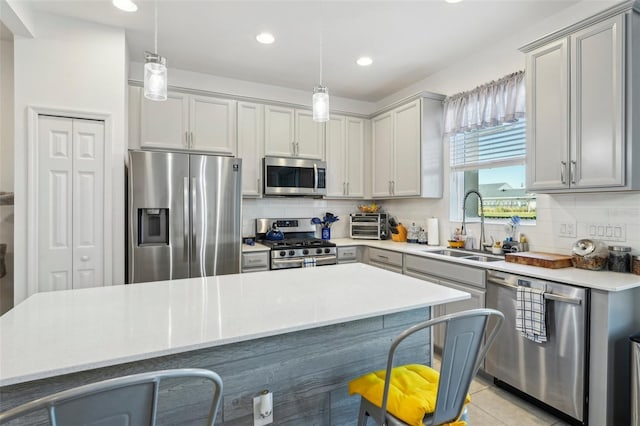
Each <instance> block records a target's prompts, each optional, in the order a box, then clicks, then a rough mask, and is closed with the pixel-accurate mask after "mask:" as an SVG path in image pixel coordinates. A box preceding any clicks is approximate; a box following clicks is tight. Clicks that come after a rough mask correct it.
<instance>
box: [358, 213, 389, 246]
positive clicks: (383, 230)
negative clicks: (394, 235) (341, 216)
mask: <svg viewBox="0 0 640 426" xmlns="http://www.w3.org/2000/svg"><path fill="white" fill-rule="evenodd" d="M349 233H350V236H351V238H354V239H362V240H386V239H387V238H389V217H388V215H387V213H351V214H350V215H349Z"/></svg>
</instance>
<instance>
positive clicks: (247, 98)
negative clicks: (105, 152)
mask: <svg viewBox="0 0 640 426" xmlns="http://www.w3.org/2000/svg"><path fill="white" fill-rule="evenodd" d="M128 84H129V85H130V86H137V87H143V85H144V84H143V82H142V81H140V80H133V79H129V80H128ZM167 90H169V91H171V92H180V93H186V94H188V95H201V96H213V97H216V98H222V99H231V100H235V101H238V102H253V103H259V104H264V105H275V106H281V107H287V108H295V109H304V110H307V111H311V107H310V106H309V105H302V104H294V103H290V102H280V101H274V100H271V99H262V98H254V97H251V96H241V95H230V94H228V93H222V92H212V91H209V90H202V89H192V88H189V87H181V86H171V85H170V86H168V87H167ZM309 99H311V96H309ZM331 114H340V115H347V116H350V117H357V118H367V119H368V118H370V117H372V116H373V115H375V114H369V115H367V114H360V113H357V112H348V111H340V110H331ZM376 114H377V113H376Z"/></svg>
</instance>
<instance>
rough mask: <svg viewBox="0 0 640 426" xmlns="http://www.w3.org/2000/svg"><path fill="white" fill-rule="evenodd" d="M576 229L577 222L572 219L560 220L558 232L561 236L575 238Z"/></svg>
mask: <svg viewBox="0 0 640 426" xmlns="http://www.w3.org/2000/svg"><path fill="white" fill-rule="evenodd" d="M576 231H577V226H576V223H575V222H571V221H567V222H560V223H559V224H558V227H557V234H558V236H559V237H568V238H575V237H576Z"/></svg>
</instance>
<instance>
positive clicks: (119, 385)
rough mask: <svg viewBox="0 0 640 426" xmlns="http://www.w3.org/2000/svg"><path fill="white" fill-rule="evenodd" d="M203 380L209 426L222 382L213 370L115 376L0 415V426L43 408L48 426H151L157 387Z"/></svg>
mask: <svg viewBox="0 0 640 426" xmlns="http://www.w3.org/2000/svg"><path fill="white" fill-rule="evenodd" d="M168 378H172V379H173V378H193V379H205V380H208V381H210V382H211V383H212V384H213V397H212V401H211V406H210V408H209V416H208V419H207V423H206V424H207V425H211V426H212V425H213V423H214V422H215V418H216V414H217V412H218V408H219V406H220V400H221V398H222V379H221V378H220V376H219V375H218V374H216V373H214V372H213V371H210V370H205V369H194V368H183V369H174V370H162V371H154V372H149V373H141V374H134V375H131V376H124V377H116V378H114V379H109V380H104V381H101V382H97V383H91V384H88V385H84V386H80V387H77V388H73V389H68V390H65V391H62V392H58V393H55V394H53V395H49V396H46V397H44V398H40V399H37V400H35V401H31V402H28V403H26V404H23V405H21V406H19V407H15V408H13V409H10V410H8V411H5V412H4V413H0V425H2V424H5V423H7V422H9V421H10V420H14V419H17V418H19V417H22V416H25V415H27V414H29V413H32V412H34V411H38V410H44V409H46V410H47V411H48V413H49V422H50V424H51V425H52V426H57V425H60V426H76V425H77V426H81V425H83V426H90V425H91V426H131V425H136V426H142V425H150V426H151V425H155V422H156V408H157V404H158V386H159V384H160V382H161V380H163V379H168Z"/></svg>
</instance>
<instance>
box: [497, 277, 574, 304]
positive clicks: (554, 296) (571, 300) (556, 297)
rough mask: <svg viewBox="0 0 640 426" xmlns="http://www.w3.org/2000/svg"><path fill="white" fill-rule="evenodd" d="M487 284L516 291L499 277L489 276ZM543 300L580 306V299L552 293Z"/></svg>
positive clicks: (545, 295)
mask: <svg viewBox="0 0 640 426" xmlns="http://www.w3.org/2000/svg"><path fill="white" fill-rule="evenodd" d="M487 282H490V283H492V284H498V285H501V286H503V287H508V288H512V289H514V290H517V289H518V286H517V285H513V284H511V283H509V282H508V281H507V280H505V279H504V278H501V277H497V276H491V277H489V278H487ZM544 298H545V299H547V300H553V301H555V302H564V303H571V304H572V305H580V304H582V299H579V298H577V297H567V296H561V295H559V294H554V293H546V292H545V293H544Z"/></svg>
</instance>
